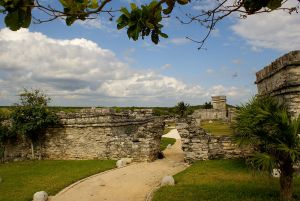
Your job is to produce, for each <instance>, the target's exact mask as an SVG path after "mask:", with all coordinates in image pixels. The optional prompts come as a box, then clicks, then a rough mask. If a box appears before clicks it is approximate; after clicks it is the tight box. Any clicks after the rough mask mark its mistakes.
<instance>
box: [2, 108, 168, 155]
mask: <svg viewBox="0 0 300 201" xmlns="http://www.w3.org/2000/svg"><path fill="white" fill-rule="evenodd" d="M58 115H59V117H60V119H61V122H62V127H60V128H51V129H48V131H47V133H46V136H45V139H44V140H43V142H42V144H41V145H38V146H37V148H36V155H37V156H40V157H42V158H44V159H63V160H65V159H120V158H124V157H129V158H133V159H134V161H152V160H154V159H156V157H157V154H158V152H159V149H160V139H161V135H162V133H163V130H164V123H163V121H162V120H161V119H160V118H157V117H153V116H152V112H151V111H150V110H139V111H138V110H135V111H133V112H124V113H115V112H114V111H113V110H111V109H92V110H82V111H81V112H78V113H63V112H62V113H58ZM20 142H21V143H20ZM30 155H31V152H30V144H29V142H27V141H26V140H24V139H19V143H17V145H9V146H8V147H7V150H6V156H7V158H16V157H20V158H28V157H30Z"/></svg>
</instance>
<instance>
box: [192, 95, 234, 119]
mask: <svg viewBox="0 0 300 201" xmlns="http://www.w3.org/2000/svg"><path fill="white" fill-rule="evenodd" d="M211 98H212V104H213V108H212V109H198V110H195V111H194V113H193V115H192V116H193V118H194V119H196V121H197V123H198V124H200V122H201V120H202V121H203V120H204V121H206V120H215V119H222V120H225V121H232V120H233V119H234V117H235V111H236V110H235V108H227V104H226V96H212V97H211Z"/></svg>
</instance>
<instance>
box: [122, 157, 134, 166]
mask: <svg viewBox="0 0 300 201" xmlns="http://www.w3.org/2000/svg"><path fill="white" fill-rule="evenodd" d="M121 160H122V161H124V162H125V163H126V165H128V164H130V163H132V160H133V158H121Z"/></svg>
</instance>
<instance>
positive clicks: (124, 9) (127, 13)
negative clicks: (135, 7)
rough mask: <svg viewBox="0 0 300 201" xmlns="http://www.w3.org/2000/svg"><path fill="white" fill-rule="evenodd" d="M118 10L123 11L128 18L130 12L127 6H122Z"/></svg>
mask: <svg viewBox="0 0 300 201" xmlns="http://www.w3.org/2000/svg"><path fill="white" fill-rule="evenodd" d="M120 11H121V13H123V14H124V15H125V16H126V17H128V18H130V13H129V11H128V10H127V8H125V7H122V8H121V9H120Z"/></svg>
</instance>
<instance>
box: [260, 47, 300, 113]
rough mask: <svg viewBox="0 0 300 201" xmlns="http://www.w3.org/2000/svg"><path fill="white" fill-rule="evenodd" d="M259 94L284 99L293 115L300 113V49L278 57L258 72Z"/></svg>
mask: <svg viewBox="0 0 300 201" xmlns="http://www.w3.org/2000/svg"><path fill="white" fill-rule="evenodd" d="M255 83H256V84H257V89H258V94H259V95H270V96H275V97H278V98H280V99H282V100H283V101H284V102H285V103H286V104H287V106H288V109H289V112H290V113H291V115H292V116H293V117H297V116H298V115H299V114H300V51H292V52H289V53H288V54H285V55H283V56H282V57H280V58H278V59H276V60H275V61H274V62H272V63H271V64H270V65H268V66H266V67H265V68H263V69H262V70H260V71H258V72H257V73H256V82H255Z"/></svg>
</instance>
